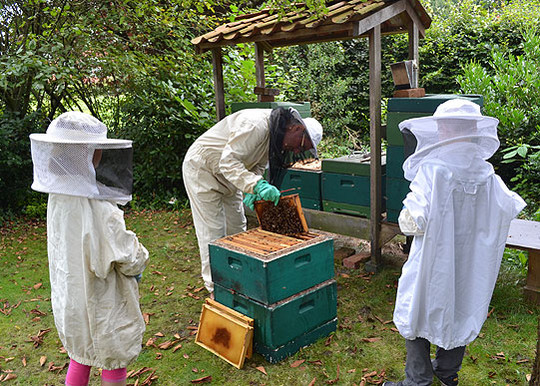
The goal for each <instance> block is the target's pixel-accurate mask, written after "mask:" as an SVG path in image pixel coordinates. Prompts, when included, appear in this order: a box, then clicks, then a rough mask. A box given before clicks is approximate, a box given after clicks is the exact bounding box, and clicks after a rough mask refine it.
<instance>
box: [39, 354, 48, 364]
mask: <svg viewBox="0 0 540 386" xmlns="http://www.w3.org/2000/svg"><path fill="white" fill-rule="evenodd" d="M45 362H47V357H46V356H45V355H42V356H41V357H40V358H39V365H40V366H43V365H44V364H45Z"/></svg>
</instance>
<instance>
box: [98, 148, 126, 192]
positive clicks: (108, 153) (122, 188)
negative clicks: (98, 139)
mask: <svg viewBox="0 0 540 386" xmlns="http://www.w3.org/2000/svg"><path fill="white" fill-rule="evenodd" d="M101 151H102V155H101V159H100V161H99V165H97V167H96V180H97V182H98V183H99V185H98V189H99V190H100V192H101V193H102V194H104V195H106V194H107V193H113V192H117V194H121V195H131V193H132V190H133V148H131V147H129V148H125V149H102V150H101Z"/></svg>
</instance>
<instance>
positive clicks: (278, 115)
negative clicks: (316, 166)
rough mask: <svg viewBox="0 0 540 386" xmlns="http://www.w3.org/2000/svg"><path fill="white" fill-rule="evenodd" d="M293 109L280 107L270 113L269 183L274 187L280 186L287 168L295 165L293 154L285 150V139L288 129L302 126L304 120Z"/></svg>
mask: <svg viewBox="0 0 540 386" xmlns="http://www.w3.org/2000/svg"><path fill="white" fill-rule="evenodd" d="M293 111H294V112H296V111H295V110H292V109H287V108H283V107H279V108H277V109H274V110H272V112H271V113H270V122H269V126H270V147H269V150H268V163H269V171H268V181H269V182H270V183H271V184H272V185H276V186H279V185H281V181H282V180H283V176H284V175H285V170H284V168H286V167H287V166H290V165H292V164H293V163H294V161H293V158H295V157H294V156H293V154H292V153H291V152H287V151H284V150H283V139H284V138H285V132H286V131H287V128H288V127H289V126H290V125H292V124H301V125H304V123H303V122H302V118H301V117H300V115H298V116H295V115H296V114H293Z"/></svg>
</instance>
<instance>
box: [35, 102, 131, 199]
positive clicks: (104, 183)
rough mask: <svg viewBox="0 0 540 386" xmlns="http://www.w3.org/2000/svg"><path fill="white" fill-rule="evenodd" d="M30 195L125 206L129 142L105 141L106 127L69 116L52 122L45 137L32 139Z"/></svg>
mask: <svg viewBox="0 0 540 386" xmlns="http://www.w3.org/2000/svg"><path fill="white" fill-rule="evenodd" d="M30 142H31V150H32V162H33V164H34V181H33V183H32V189H34V190H36V191H38V192H43V193H58V194H66V195H71V196H80V197H88V198H92V199H100V200H110V201H114V202H117V203H119V204H122V205H125V204H126V203H127V202H128V201H130V200H131V192H132V186H133V171H132V167H133V149H132V142H131V141H129V140H125V139H111V138H107V126H105V124H103V123H102V122H101V121H99V120H98V119H96V118H94V117H93V116H91V115H88V114H85V113H82V112H78V111H70V112H67V113H64V114H62V115H60V116H59V117H58V118H56V119H55V120H53V121H52V122H51V124H50V125H49V127H48V128H47V132H46V134H31V135H30Z"/></svg>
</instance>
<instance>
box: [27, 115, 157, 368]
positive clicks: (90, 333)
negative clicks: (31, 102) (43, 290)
mask: <svg viewBox="0 0 540 386" xmlns="http://www.w3.org/2000/svg"><path fill="white" fill-rule="evenodd" d="M30 139H31V145H32V161H33V163H34V182H33V184H32V188H33V189H34V190H37V191H40V192H44V193H49V201H48V205H47V250H48V257H49V273H50V281H51V303H52V309H53V315H54V321H55V325H56V328H57V330H58V335H59V336H60V340H61V341H62V344H63V345H64V348H65V349H66V351H67V352H68V355H69V357H70V358H71V359H73V360H75V361H77V362H78V363H80V364H83V365H88V366H97V367H101V368H103V369H107V370H113V369H119V368H124V367H127V365H128V364H129V363H130V362H132V361H133V360H135V359H136V358H137V356H138V354H139V352H140V350H141V344H142V337H143V333H144V330H145V323H144V320H143V317H142V314H141V310H140V308H139V289H138V284H137V280H136V278H135V277H134V276H136V275H139V274H141V273H142V271H143V270H144V268H145V266H146V264H147V261H148V251H147V250H146V249H145V248H144V246H143V245H142V244H140V243H139V241H138V239H137V236H136V235H135V234H134V233H133V232H131V231H129V230H126V226H125V222H124V217H123V212H122V210H120V209H119V208H118V206H117V204H118V203H121V204H125V203H126V202H127V201H129V200H130V199H131V157H132V156H131V154H132V153H131V141H128V140H115V139H108V138H107V127H106V126H105V125H104V124H103V123H101V122H100V121H98V120H97V119H95V118H93V117H92V116H90V115H87V114H84V113H79V112H68V113H64V114H62V115H60V116H59V117H58V118H57V119H55V120H54V121H53V122H52V123H51V124H50V126H49V128H48V129H47V133H46V134H32V135H31V136H30ZM95 154H99V155H100V156H101V160H99V165H98V166H97V167H96V168H95V167H94V163H93V160H94V162H95V164H97V163H98V161H97V160H96V159H95ZM117 173H120V174H119V175H117ZM126 173H127V175H126Z"/></svg>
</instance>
